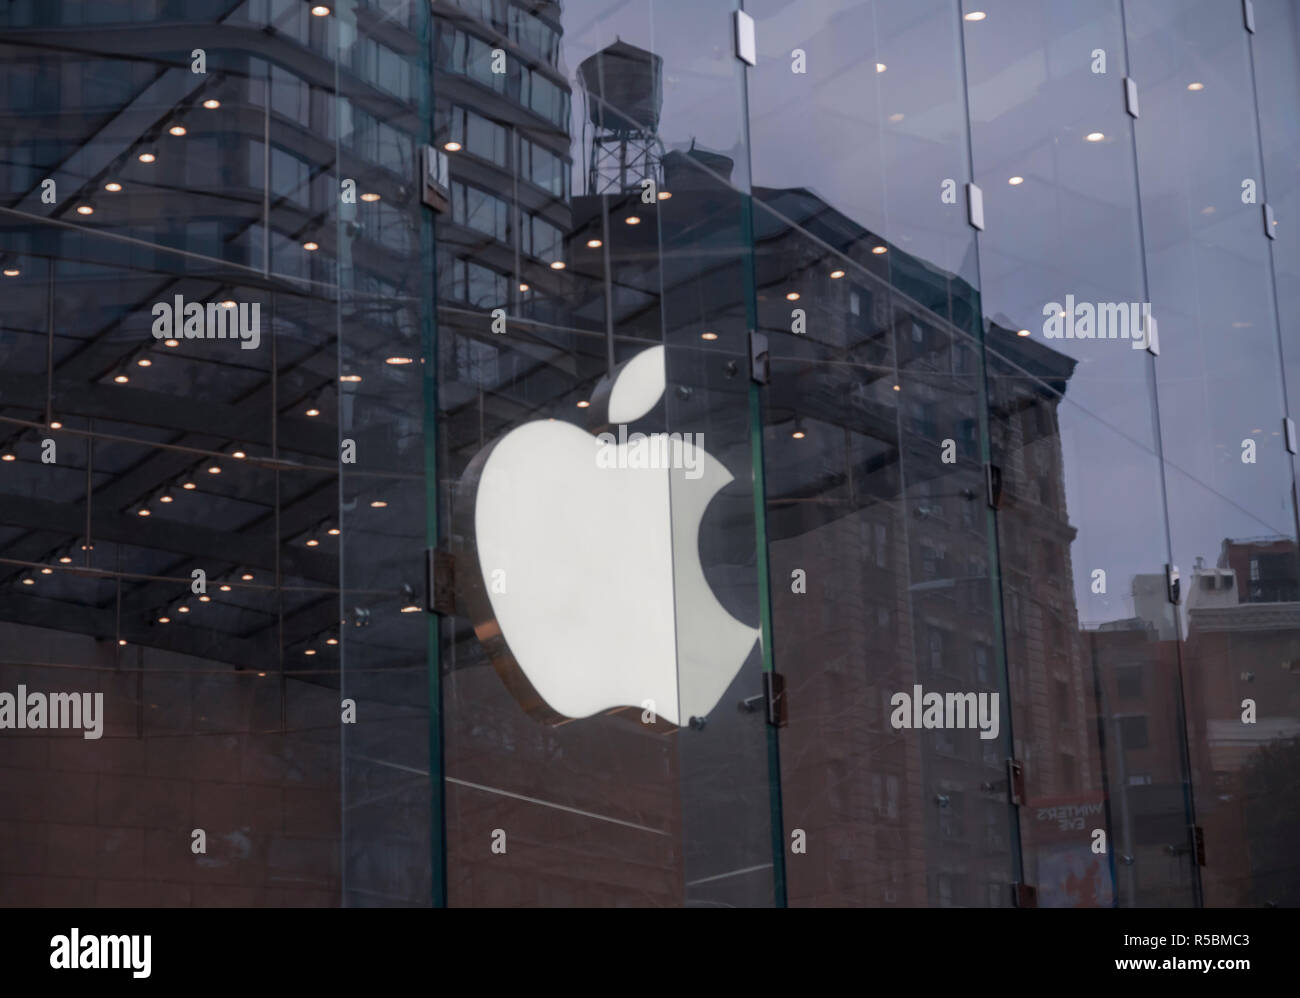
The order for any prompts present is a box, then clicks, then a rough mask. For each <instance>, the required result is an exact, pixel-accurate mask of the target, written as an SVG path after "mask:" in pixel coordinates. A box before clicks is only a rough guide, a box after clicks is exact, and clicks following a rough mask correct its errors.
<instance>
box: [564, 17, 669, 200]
mask: <svg viewBox="0 0 1300 998" xmlns="http://www.w3.org/2000/svg"><path fill="white" fill-rule="evenodd" d="M663 64H664V61H663V58H662V57H660V56H657V55H655V54H654V53H653V52H647V51H646V50H645V49H639V48H637V47H636V46H635V45H629V44H628V43H627V42H623V41H616V42H614V44H613V45H610V46H607V47H606V48H604V49H601V50H600V51H599V52H597V53H596V54H595V55H593V56H590V57H589V58H587V59H585V60H583V63H582V65H580V66H579V67H578V81H579V83H580V85H581V86H582V89H583V90H584V91H585V92H586V95H587V122H588V123H590V125H591V126H592V129H593V131H592V136H591V157H590V159H589V160H588V162H587V193H588V194H608V193H613V192H618V193H622V192H623V191H640V189H641V181H642V180H644V179H646V178H647V177H649V178H652V179H653V180H654V182H655V185H656V187H657V186H659V185H662V183H663V177H662V175H661V173H660V169H661V163H662V161H663V148H664V147H663V143H662V142H660V141H659V110H660V108H661V107H662V106H663V102H664V85H663ZM583 131H584V132H585V131H586V129H585V127H584V129H583Z"/></svg>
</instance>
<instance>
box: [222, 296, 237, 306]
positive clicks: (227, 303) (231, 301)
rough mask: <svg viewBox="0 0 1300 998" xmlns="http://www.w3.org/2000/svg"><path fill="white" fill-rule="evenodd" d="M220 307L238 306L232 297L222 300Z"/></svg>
mask: <svg viewBox="0 0 1300 998" xmlns="http://www.w3.org/2000/svg"><path fill="white" fill-rule="evenodd" d="M221 307H222V308H236V307H238V306H237V303H236V302H235V300H234V299H233V298H227V299H226V300H225V301H223V302H222V303H221Z"/></svg>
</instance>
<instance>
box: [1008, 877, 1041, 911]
mask: <svg viewBox="0 0 1300 998" xmlns="http://www.w3.org/2000/svg"><path fill="white" fill-rule="evenodd" d="M1011 899H1012V900H1013V901H1014V902H1015V905H1016V907H1017V908H1037V907H1038V888H1037V887H1035V886H1034V885H1033V884H1021V883H1014V884H1012V885H1011Z"/></svg>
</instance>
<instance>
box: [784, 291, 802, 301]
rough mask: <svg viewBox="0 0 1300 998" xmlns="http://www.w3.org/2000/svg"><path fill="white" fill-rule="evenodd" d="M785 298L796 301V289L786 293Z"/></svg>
mask: <svg viewBox="0 0 1300 998" xmlns="http://www.w3.org/2000/svg"><path fill="white" fill-rule="evenodd" d="M785 300H786V301H798V300H799V292H798V291H791V292H790V293H789V294H787V295H786V296H785Z"/></svg>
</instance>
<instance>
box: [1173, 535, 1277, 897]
mask: <svg viewBox="0 0 1300 998" xmlns="http://www.w3.org/2000/svg"><path fill="white" fill-rule="evenodd" d="M1295 559H1296V545H1295V542H1294V541H1292V540H1291V539H1290V538H1277V537H1270V538H1262V539H1251V540H1244V541H1235V540H1231V539H1229V540H1225V541H1224V542H1223V546H1222V549H1221V551H1220V554H1219V560H1218V568H1217V570H1208V571H1205V572H1200V573H1196V574H1195V575H1194V577H1193V579H1192V587H1193V593H1194V592H1195V589H1196V587H1197V586H1198V585H1199V584H1200V581H1201V580H1202V579H1209V578H1212V577H1213V578H1218V579H1220V580H1228V579H1231V580H1232V581H1233V584H1232V585H1231V586H1230V587H1229V588H1228V589H1227V590H1226V591H1227V593H1228V594H1229V598H1228V599H1223V600H1220V601H1217V605H1211V606H1200V607H1198V606H1197V605H1196V604H1195V603H1194V602H1193V600H1192V599H1191V598H1190V597H1191V596H1192V595H1193V593H1189V600H1188V606H1187V616H1188V623H1187V627H1188V637H1187V643H1186V646H1185V648H1186V651H1185V654H1186V674H1187V687H1188V689H1187V701H1188V732H1187V734H1188V738H1189V740H1190V742H1191V744H1192V746H1193V747H1194V748H1193V754H1192V778H1193V780H1194V785H1195V787H1196V790H1197V794H1196V801H1197V820H1198V822H1199V823H1200V824H1201V826H1202V827H1203V829H1204V832H1205V850H1206V863H1207V865H1206V869H1205V871H1204V874H1203V880H1204V891H1205V903H1206V904H1207V905H1212V906H1236V905H1259V904H1268V903H1272V904H1279V905H1292V904H1295V903H1297V900H1298V898H1300V894H1298V891H1300V871H1297V870H1296V869H1295V862H1294V840H1293V838H1292V839H1291V841H1290V844H1289V845H1288V844H1287V840H1288V836H1287V835H1286V834H1285V832H1283V834H1282V835H1281V836H1279V835H1278V834H1276V823H1277V822H1279V821H1282V819H1283V817H1284V815H1285V813H1286V811H1287V809H1288V808H1294V804H1293V803H1292V802H1293V800H1294V796H1295V787H1296V780H1297V779H1300V767H1297V761H1300V755H1297V753H1296V752H1295V751H1294V748H1293V747H1294V746H1295V745H1296V744H1297V742H1296V739H1297V736H1300V720H1297V716H1300V715H1298V711H1297V699H1300V697H1298V694H1300V665H1297V663H1298V662H1300V602H1297V600H1296V574H1295ZM1220 584H1222V583H1220ZM1237 599H1239V600H1240V602H1237ZM1248 699H1249V700H1252V701H1254V704H1255V710H1256V718H1255V722H1254V723H1253V724H1247V723H1244V722H1243V720H1242V716H1243V706H1242V703H1243V701H1244V700H1248ZM1288 746H1291V747H1292V748H1290V751H1289V752H1288ZM1281 828H1282V829H1283V830H1284V829H1285V828H1286V824H1285V821H1282V824H1281ZM1265 870H1266V871H1268V876H1260V871H1265ZM1252 884H1255V885H1258V886H1257V890H1256V891H1255V892H1252V890H1251V886H1252Z"/></svg>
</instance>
